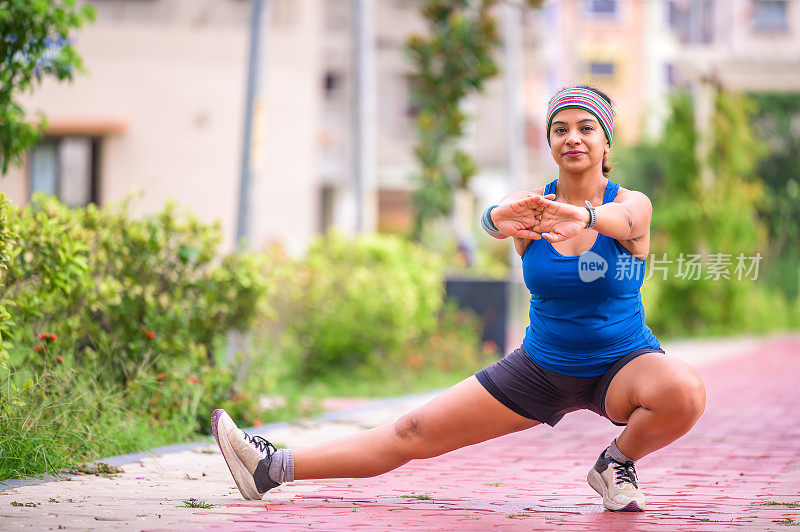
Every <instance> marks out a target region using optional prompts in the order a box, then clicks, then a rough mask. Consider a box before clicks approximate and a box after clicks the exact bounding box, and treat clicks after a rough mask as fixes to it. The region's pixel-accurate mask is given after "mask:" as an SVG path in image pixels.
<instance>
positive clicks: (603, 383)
mask: <svg viewBox="0 0 800 532" xmlns="http://www.w3.org/2000/svg"><path fill="white" fill-rule="evenodd" d="M663 352H664V350H663V349H657V350H655V349H637V350H636V351H631V352H630V353H628V354H627V355H624V356H623V357H621V358H620V359H619V360H617V361H616V362H615V363H614V365H613V366H611V368H609V370H608V371H606V372H605V373H603V374H602V375H598V376H596V377H573V376H570V375H563V374H561V373H555V372H553V371H548V370H546V369H544V368H543V367H541V366H540V365H538V364H537V363H536V362H534V361H533V359H532V358H531V357H529V356H528V355H527V353H525V351H523V350H522V348H519V349H517V350H515V351H512V352H511V353H509V354H508V355H506V356H505V357H504V358H503V359H502V360H500V361H499V362H496V363H495V364H492V365H491V366H489V367H488V368H485V369H482V370H481V371H479V372H478V373H476V374H475V377H476V378H477V379H478V382H480V383H481V384H482V385H483V387H484V388H486V391H488V392H489V393H490V394H492V396H494V398H495V399H497V400H498V401H500V402H501V403H503V404H504V405H506V406H507V407H508V408H510V409H511V410H513V411H514V412H516V413H517V414H519V415H521V416H524V417H526V418H528V419H532V420H534V421H539V422H540V423H547V424H548V425H550V426H551V427H554V426H555V425H556V423H558V422H559V421H561V418H562V417H564V415H565V414H568V413H569V412H574V411H575V410H581V409H588V410H591V411H592V412H595V413H597V414H600V415H601V416H603V417H605V418H607V419H608V420H609V421H611V422H612V423H614V424H615V425H620V426H624V425H625V423H617V422H616V421H614V420H612V419H611V418H609V417H608V414H607V413H606V406H605V402H606V392H608V386H609V385H610V384H611V379H613V378H614V376H615V375H616V374H617V373H618V372H619V370H621V369H622V367H623V366H624V365H625V364H627V363H628V362H630V361H631V360H633V359H634V358H636V357H638V356H641V355H644V354H645V353H663Z"/></svg>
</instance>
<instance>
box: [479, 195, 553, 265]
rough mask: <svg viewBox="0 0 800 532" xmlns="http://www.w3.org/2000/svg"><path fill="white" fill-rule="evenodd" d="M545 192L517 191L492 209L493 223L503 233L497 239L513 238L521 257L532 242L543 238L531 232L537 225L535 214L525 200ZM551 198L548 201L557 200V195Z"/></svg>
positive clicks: (515, 247)
mask: <svg viewBox="0 0 800 532" xmlns="http://www.w3.org/2000/svg"><path fill="white" fill-rule="evenodd" d="M543 192H544V187H539V188H537V189H534V190H517V191H514V192H511V193H510V194H507V195H506V196H505V197H504V198H503V199H502V200H501V201H500V203H499V204H498V205H497V207H495V208H494V209H492V212H491V218H492V223H493V224H494V226H495V227H497V229H498V230H499V231H502V232H503V234H502V235H498V236H495V238H499V239H502V238H508V237H509V236H511V237H512V238H513V239H514V249H515V250H516V251H517V253H518V254H519V255H522V254H523V253H524V252H525V249H526V248H527V247H528V244H530V241H531V240H538V239H539V238H541V236H539V233H536V232H534V231H531V230H530V228H531V227H533V226H534V224H535V219H534V217H533V216H534V212H533V211H532V210H528V209H527V208H526V207H525V206H524V200H525V199H526V198H529V197H531V196H541V195H542V193H543ZM551 196H553V197H552V198H548V199H553V198H555V195H551ZM493 236H494V235H493Z"/></svg>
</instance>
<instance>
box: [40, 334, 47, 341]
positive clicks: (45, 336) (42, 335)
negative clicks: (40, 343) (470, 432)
mask: <svg viewBox="0 0 800 532" xmlns="http://www.w3.org/2000/svg"><path fill="white" fill-rule="evenodd" d="M45 338H47V333H39V340H44V339H45Z"/></svg>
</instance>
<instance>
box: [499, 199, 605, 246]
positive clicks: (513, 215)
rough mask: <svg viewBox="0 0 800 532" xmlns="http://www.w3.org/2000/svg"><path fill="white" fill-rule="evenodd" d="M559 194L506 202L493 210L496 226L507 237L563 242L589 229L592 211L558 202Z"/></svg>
mask: <svg viewBox="0 0 800 532" xmlns="http://www.w3.org/2000/svg"><path fill="white" fill-rule="evenodd" d="M555 197H556V196H555V194H548V195H546V196H540V195H538V194H534V193H533V192H531V193H530V195H528V196H527V197H524V198H516V199H511V200H508V201H504V202H502V203H501V204H500V205H498V206H497V207H495V208H494V209H493V210H492V218H493V220H494V225H495V227H497V229H498V231H500V232H501V233H503V234H504V235H506V236H512V237H515V238H525V239H528V240H539V239H540V238H544V239H545V240H547V241H548V242H551V243H555V242H563V241H564V240H567V239H568V238H571V237H573V236H575V235H576V234H578V232H579V231H580V230H581V229H584V228H585V227H586V224H587V221H588V217H589V212H588V211H587V210H586V209H585V208H583V207H576V206H575V205H570V204H569V203H561V202H559V201H554V200H555Z"/></svg>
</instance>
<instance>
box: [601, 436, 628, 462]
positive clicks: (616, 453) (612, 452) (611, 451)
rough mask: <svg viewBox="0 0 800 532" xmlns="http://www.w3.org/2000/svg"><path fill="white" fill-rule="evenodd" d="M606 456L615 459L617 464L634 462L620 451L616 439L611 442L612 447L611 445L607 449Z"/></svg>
mask: <svg viewBox="0 0 800 532" xmlns="http://www.w3.org/2000/svg"><path fill="white" fill-rule="evenodd" d="M606 456H608V457H609V458H613V459H614V460H616V461H617V462H621V463H623V464H624V463H625V462H633V460H631V459H630V458H628V457H627V456H625V455H624V454H622V451H620V450H619V447H617V440H616V439H614V441H612V442H611V445H609V446H608V447H607V448H606Z"/></svg>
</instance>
